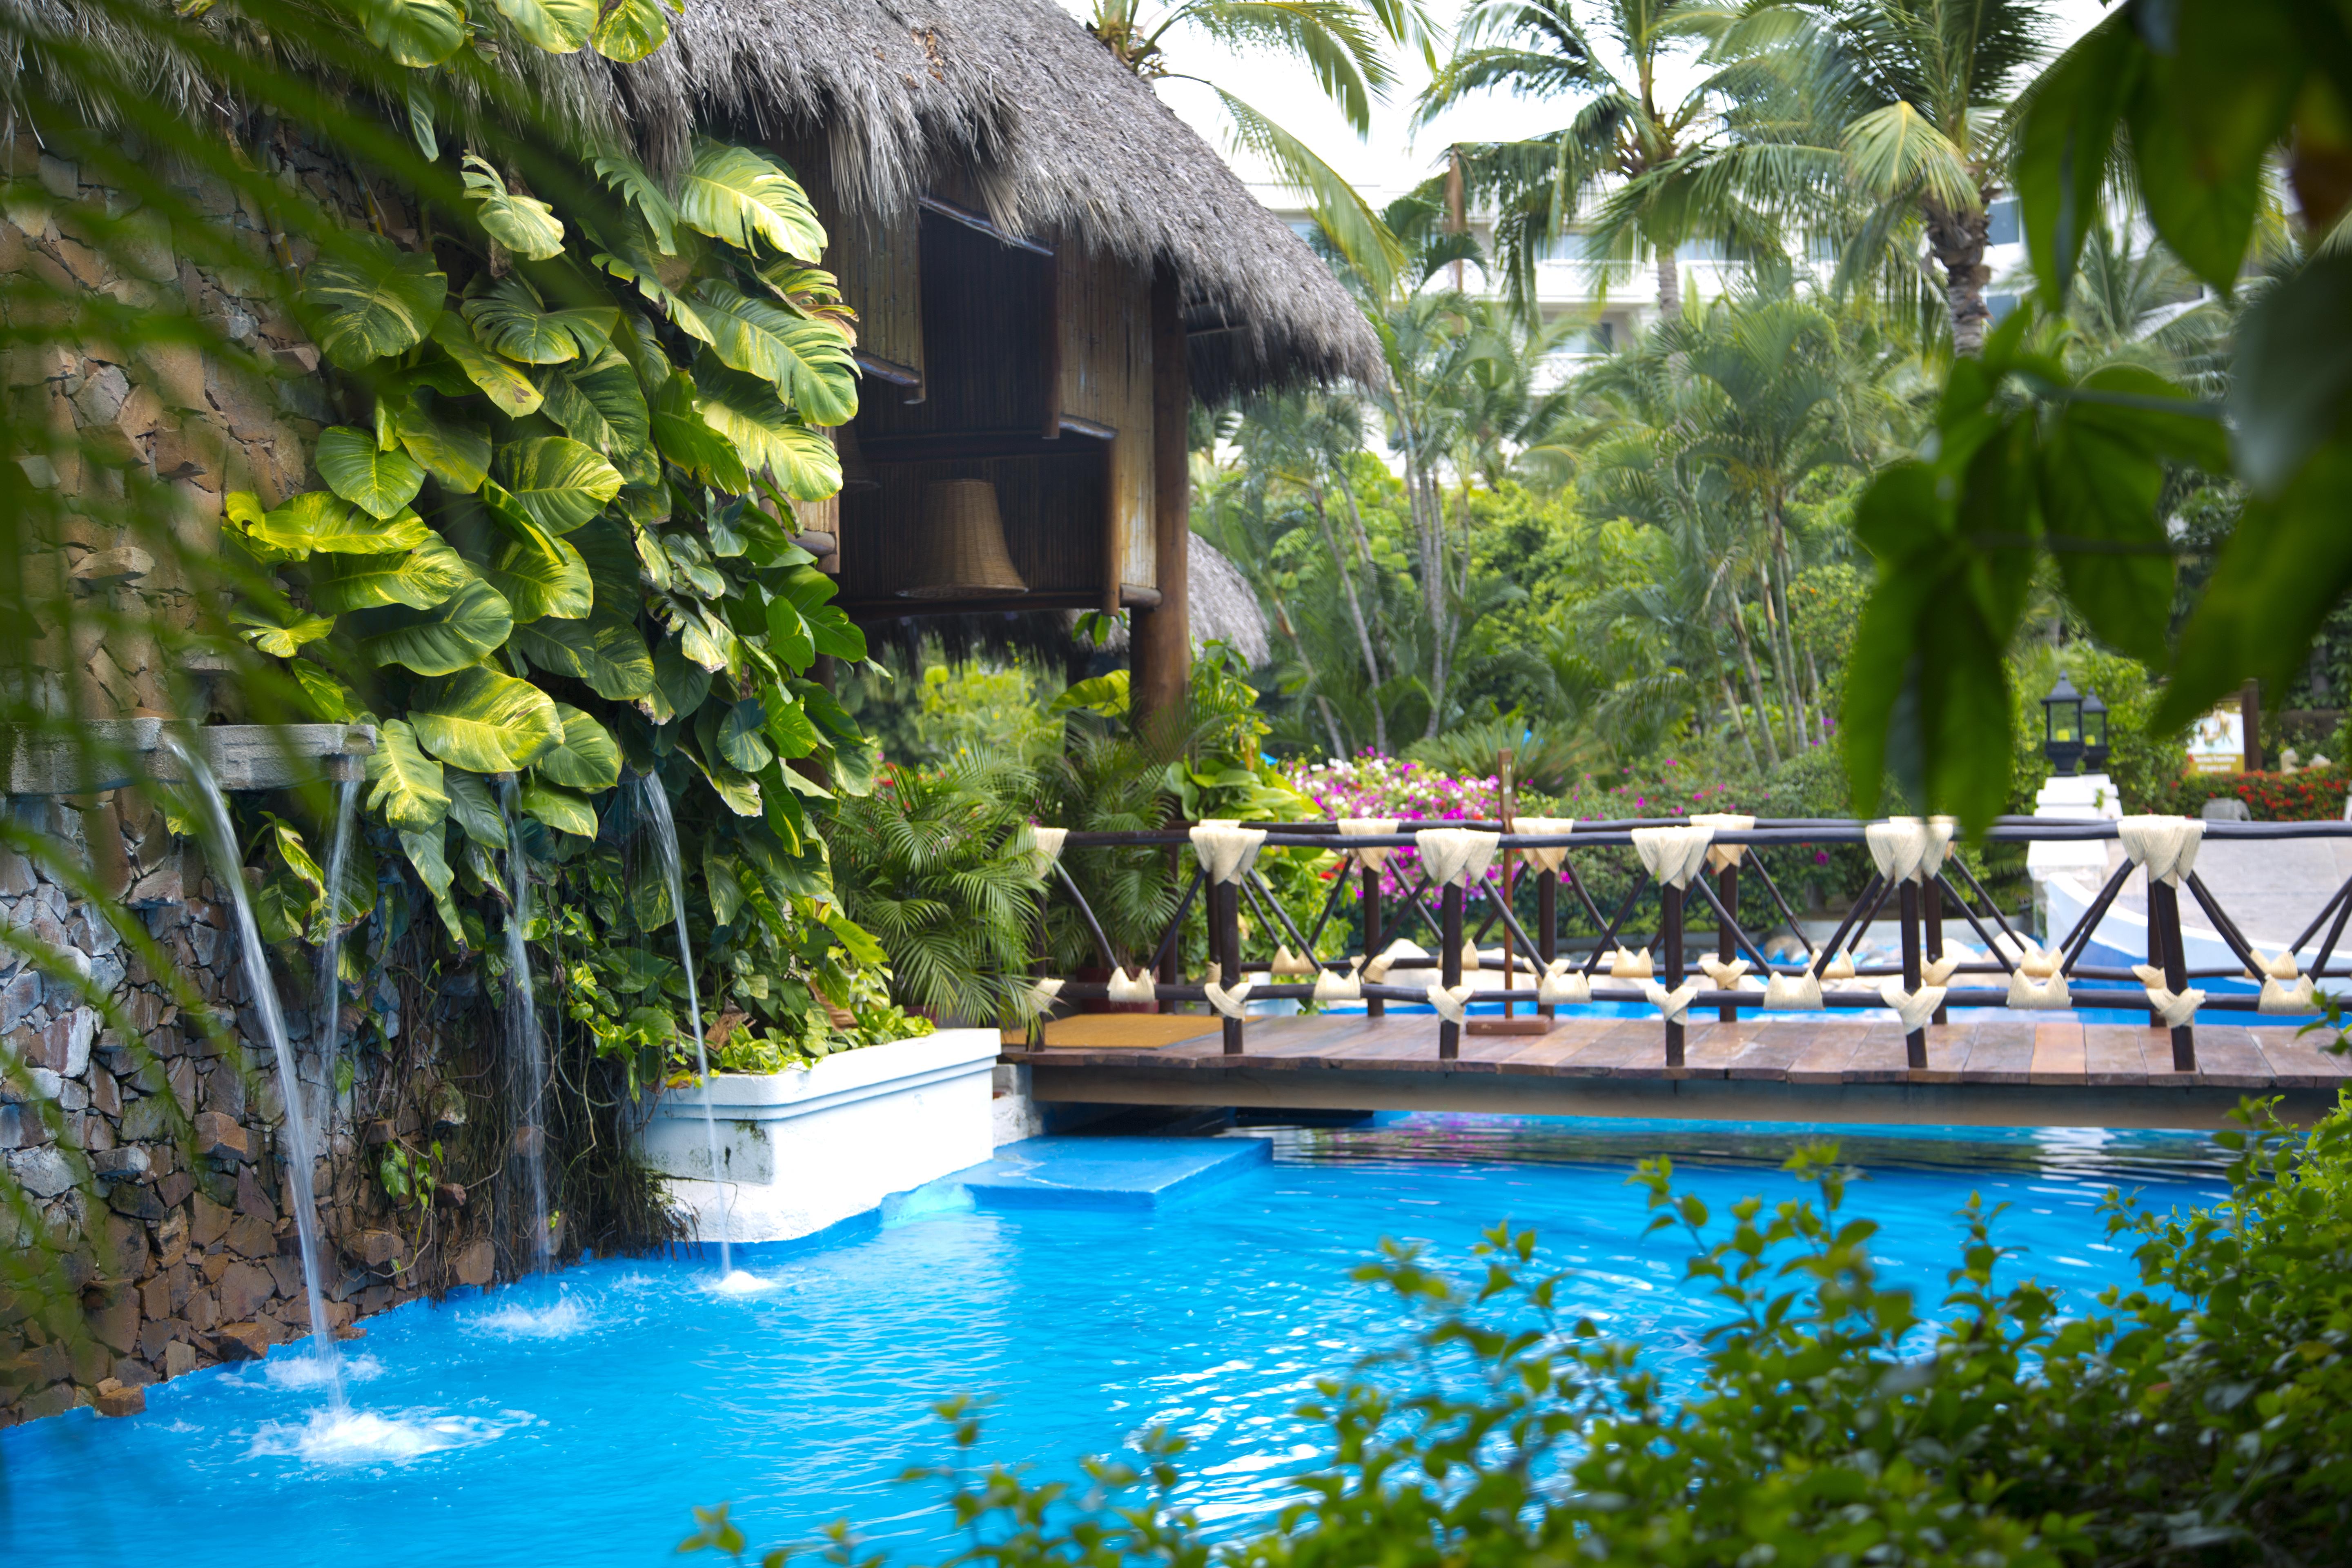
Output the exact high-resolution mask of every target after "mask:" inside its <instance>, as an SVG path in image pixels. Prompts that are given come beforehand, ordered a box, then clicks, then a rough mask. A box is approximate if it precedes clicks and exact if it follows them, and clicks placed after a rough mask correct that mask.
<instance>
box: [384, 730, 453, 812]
mask: <svg viewBox="0 0 2352 1568" xmlns="http://www.w3.org/2000/svg"><path fill="white" fill-rule="evenodd" d="M367 777H368V798H367V804H368V809H369V810H370V811H373V812H374V813H376V814H377V815H378V816H381V817H382V818H383V820H384V822H385V824H386V825H388V826H393V827H397V828H400V829H403V830H404V831H409V832H421V831H423V830H425V829H426V828H431V827H438V826H440V823H441V819H442V818H443V817H444V816H447V815H448V812H449V795H448V793H447V792H446V790H444V789H443V788H442V787H441V764H440V763H436V762H435V761H433V760H432V759H431V758H430V757H427V756H426V755H425V753H424V752H421V751H419V750H418V749H417V745H416V732H415V730H413V729H411V728H410V727H409V723H408V721H407V720H405V719H394V720H390V721H387V722H386V723H385V724H384V726H383V728H382V729H381V730H379V731H376V738H375V750H374V751H373V752H371V753H369V755H368V760H367Z"/></svg>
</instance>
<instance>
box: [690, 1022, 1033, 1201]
mask: <svg viewBox="0 0 2352 1568" xmlns="http://www.w3.org/2000/svg"><path fill="white" fill-rule="evenodd" d="M1002 1048H1003V1047H1002V1044H1001V1041H1000V1038H999V1036H998V1034H997V1031H995V1030H994V1029H941V1030H940V1031H939V1032H938V1033H937V1034H933V1035H926V1036H924V1037H922V1038H920V1039H915V1040H895V1041H892V1042H891V1043H890V1044H888V1045H881V1046H868V1047H866V1048H865V1049H863V1050H856V1051H845V1052H843V1053H842V1054H840V1055H839V1056H833V1057H827V1058H824V1060H822V1061H819V1062H817V1063H815V1064H814V1065H813V1066H811V1067H807V1068H791V1069H788V1070H786V1071H784V1072H780V1073H770V1074H765V1075H761V1076H757V1077H753V1076H749V1075H739V1074H730V1073H721V1074H719V1075H717V1076H716V1077H714V1078H713V1079H711V1083H710V1100H711V1110H712V1112H713V1114H714V1116H715V1118H716V1120H717V1122H718V1133H719V1173H718V1174H719V1181H718V1183H717V1184H716V1185H714V1184H713V1183H712V1181H711V1170H710V1153H709V1134H708V1133H707V1131H705V1127H704V1121H703V1108H702V1090H701V1089H700V1088H699V1087H698V1086H688V1087H687V1088H685V1089H670V1090H667V1091H666V1092H664V1093H663V1094H662V1095H661V1096H660V1097H659V1099H657V1100H656V1101H655V1103H654V1110H653V1115H652V1118H651V1120H649V1121H647V1122H646V1129H645V1132H644V1135H643V1137H644V1148H645V1153H646V1160H647V1163H650V1164H651V1165H652V1166H653V1168H654V1169H655V1170H656V1171H658V1172H660V1173H662V1174H664V1175H666V1176H668V1177H669V1178H671V1180H670V1182H669V1184H668V1185H669V1191H670V1194H671V1196H672V1197H673V1198H674V1199H676V1200H677V1202H678V1204H679V1205H681V1206H682V1207H683V1208H685V1209H686V1210H687V1211H688V1215H689V1216H690V1217H691V1220H692V1224H693V1230H694V1235H695V1237H696V1238H697V1239H698V1240H702V1241H706V1242H709V1241H716V1240H717V1239H719V1215H718V1213H717V1212H716V1209H715V1206H714V1205H715V1204H716V1203H721V1202H723V1204H724V1205H725V1211H726V1220H727V1236H728V1238H729V1239H730V1241H736V1242H759V1241H789V1240H792V1239H793V1238H794V1237H803V1236H807V1235H810V1234H811V1233H813V1232H815V1231H819V1230H823V1229H824V1227H825V1226H829V1225H833V1224H835V1223H837V1222H839V1221H841V1220H845V1219H847V1218H849V1217H850V1216H851V1215H857V1214H863V1213H865V1212H866V1210H868V1209H871V1208H873V1207H875V1206H876V1205H878V1204H879V1203H881V1201H882V1200H883V1199H884V1198H885V1197H887V1196H888V1195H889V1194H892V1193H903V1192H906V1191H908V1190H909V1189H911V1188H914V1187H919V1186H921V1185H922V1184H924V1183H925V1182H929V1181H932V1180H935V1179H936V1178H938V1177H940V1176H944V1175H946V1174H948V1173H950V1172H951V1171H961V1170H963V1169H964V1168H965V1167H967V1166H971V1165H977V1164H979V1163H981V1162H982V1161H984V1160H986V1159H988V1158H989V1156H990V1155H991V1154H992V1152H994V1139H993V1136H992V1131H993V1124H994V1113H993V1110H992V1106H991V1095H992V1088H991V1080H992V1069H993V1068H994V1067H995V1065H996V1058H997V1056H998V1054H999V1052H1000V1051H1001V1049H1002Z"/></svg>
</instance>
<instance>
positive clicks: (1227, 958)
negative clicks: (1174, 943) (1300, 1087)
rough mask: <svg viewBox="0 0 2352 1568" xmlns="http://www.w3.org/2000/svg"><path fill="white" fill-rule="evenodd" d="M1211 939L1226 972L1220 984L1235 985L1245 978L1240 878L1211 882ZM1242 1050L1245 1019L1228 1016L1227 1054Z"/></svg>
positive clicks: (1237, 1054)
mask: <svg viewBox="0 0 2352 1568" xmlns="http://www.w3.org/2000/svg"><path fill="white" fill-rule="evenodd" d="M1209 940H1210V942H1212V943H1213V945H1214V946H1215V948H1216V951H1217V968H1218V970H1219V971H1220V973H1222V975H1223V979H1222V980H1221V982H1220V984H1224V985H1227V986H1234V985H1238V984H1241V981H1242V885H1241V884H1240V883H1239V882H1212V883H1210V884H1209ZM1241 1054H1242V1021H1241V1020H1240V1019H1239V1018H1227V1019H1226V1020H1225V1055H1227V1056H1229V1057H1237V1056H1240V1055H1241Z"/></svg>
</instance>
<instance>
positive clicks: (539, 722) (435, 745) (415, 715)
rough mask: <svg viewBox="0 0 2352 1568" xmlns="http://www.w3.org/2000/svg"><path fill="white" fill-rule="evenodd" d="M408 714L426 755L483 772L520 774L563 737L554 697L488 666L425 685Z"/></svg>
mask: <svg viewBox="0 0 2352 1568" xmlns="http://www.w3.org/2000/svg"><path fill="white" fill-rule="evenodd" d="M408 716H409V721H410V722H411V723H412V724H413V725H414V726H415V730H416V739H417V742H418V743H419V744H421V745H422V746H423V747H424V748H425V750H426V751H428V752H432V753H433V754H434V755H435V756H436V757H438V758H440V759H441V760H442V761H443V762H445V763H451V764H452V765H454V766H457V767H461V768H466V769H468V770H470V771H472V772H474V773H515V772H517V771H519V770H520V769H522V768H526V767H528V766H530V764H531V763H535V762H537V761H538V760H539V759H540V758H541V757H542V756H544V755H545V754H546V753H547V752H549V751H550V750H551V749H552V748H553V747H554V746H555V745H556V744H557V743H558V742H561V741H562V738H563V724H562V721H561V720H560V719H558V718H557V717H556V714H555V702H554V700H552V699H551V698H550V697H549V696H548V695H547V694H546V693H545V692H543V691H541V690H540V689H539V688H537V687H536V686H533V685H532V684H531V683H530V682H529V681H528V680H517V679H515V678H514V677H513V676H510V675H501V674H499V672H498V671H497V670H495V669H492V668H488V666H486V665H476V666H475V667H473V668H470V669H465V670H460V671H459V672H458V673H457V674H455V675H452V676H448V677H446V678H445V679H440V680H429V681H426V682H425V683H424V684H423V685H421V686H419V687H418V688H417V689H416V691H415V695H414V696H413V697H412V698H411V700H410V702H409V715H408Z"/></svg>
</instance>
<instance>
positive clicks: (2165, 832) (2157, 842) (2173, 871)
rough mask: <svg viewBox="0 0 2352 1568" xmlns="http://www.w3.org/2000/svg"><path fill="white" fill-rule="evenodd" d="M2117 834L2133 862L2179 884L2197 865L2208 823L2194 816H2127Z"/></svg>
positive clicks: (2158, 877) (2167, 882) (2168, 882)
mask: <svg viewBox="0 0 2352 1568" xmlns="http://www.w3.org/2000/svg"><path fill="white" fill-rule="evenodd" d="M2116 837H2117V838H2119V839H2121V840H2122V841H2123V847H2124V853H2125V854H2126V855H2128V856H2130V857H2131V861H2132V864H2133V865H2135V866H2137V867H2138V868H2140V869H2141V870H2143V871H2146V872H2147V874H2148V876H2149V877H2150V878H2151V879H2154V880H2157V881H2159V882H2162V883H2164V884H2165V885H2166V886H2168V887H2173V888H2177V887H2179V886H2180V883H2181V880H2182V879H2184V878H2186V877H2187V876H2188V875H2189V872H2190V871H2192V870H2194V869H2195V868H2196V866H2197V847H2198V845H2200V843H2202V842H2203V841H2204V838H2205V824H2204V823H2203V822H2201V821H2200V820H2199V819H2198V818H2196V817H2193V816H2126V817H2125V818H2124V819H2123V820H2122V821H2121V822H2118V823H2116Z"/></svg>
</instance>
